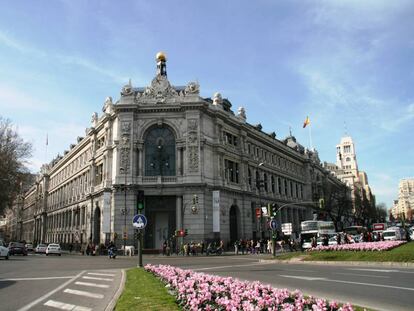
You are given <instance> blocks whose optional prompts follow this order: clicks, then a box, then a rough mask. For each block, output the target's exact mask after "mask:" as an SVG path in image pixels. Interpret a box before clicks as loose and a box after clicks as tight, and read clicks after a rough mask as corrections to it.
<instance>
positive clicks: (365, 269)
mask: <svg viewBox="0 0 414 311" xmlns="http://www.w3.org/2000/svg"><path fill="white" fill-rule="evenodd" d="M348 270H354V271H372V272H385V273H389V272H400V270H392V269H385V270H384V269H369V268H351V269H348Z"/></svg>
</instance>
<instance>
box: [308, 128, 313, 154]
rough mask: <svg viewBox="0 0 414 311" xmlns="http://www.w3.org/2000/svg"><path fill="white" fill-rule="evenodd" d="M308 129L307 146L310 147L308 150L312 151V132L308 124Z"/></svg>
mask: <svg viewBox="0 0 414 311" xmlns="http://www.w3.org/2000/svg"><path fill="white" fill-rule="evenodd" d="M308 128H309V146H310V149H311V150H312V149H313V144H312V130H311V128H312V124H310V123H309V126H308Z"/></svg>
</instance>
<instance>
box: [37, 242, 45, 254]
mask: <svg viewBox="0 0 414 311" xmlns="http://www.w3.org/2000/svg"><path fill="white" fill-rule="evenodd" d="M46 248H47V245H46V244H38V245H37V246H36V248H35V253H36V254H45V253H46Z"/></svg>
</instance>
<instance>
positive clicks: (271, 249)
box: [267, 239, 273, 254]
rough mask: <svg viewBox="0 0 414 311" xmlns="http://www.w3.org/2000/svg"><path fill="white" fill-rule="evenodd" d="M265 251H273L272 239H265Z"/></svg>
mask: <svg viewBox="0 0 414 311" xmlns="http://www.w3.org/2000/svg"><path fill="white" fill-rule="evenodd" d="M267 252H268V253H269V254H271V253H272V252H273V241H272V240H270V239H269V240H268V241H267Z"/></svg>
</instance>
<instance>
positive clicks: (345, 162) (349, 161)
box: [324, 136, 375, 224]
mask: <svg viewBox="0 0 414 311" xmlns="http://www.w3.org/2000/svg"><path fill="white" fill-rule="evenodd" d="M324 167H325V168H326V169H328V170H330V171H331V172H332V173H333V174H334V175H335V176H336V177H337V178H338V179H339V180H341V181H342V182H344V183H345V184H346V185H347V186H348V187H349V188H350V195H351V200H352V206H353V210H352V214H353V215H352V216H353V220H352V222H354V223H359V224H363V223H361V222H365V221H369V218H370V217H374V216H373V215H374V214H375V212H374V211H375V196H374V194H373V193H372V190H371V187H370V186H369V184H368V176H367V174H366V173H365V172H364V171H360V170H359V168H358V162H357V156H356V150H355V144H354V142H353V140H352V138H351V137H350V136H344V137H342V138H341V142H340V144H338V145H337V146H336V164H333V163H326V162H325V163H324ZM349 222H351V221H349Z"/></svg>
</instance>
